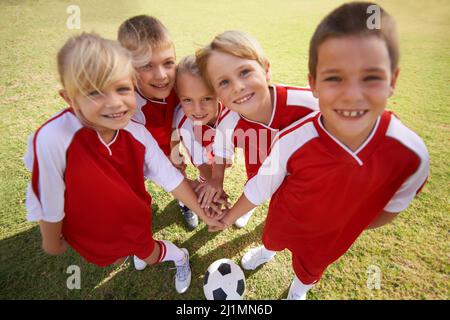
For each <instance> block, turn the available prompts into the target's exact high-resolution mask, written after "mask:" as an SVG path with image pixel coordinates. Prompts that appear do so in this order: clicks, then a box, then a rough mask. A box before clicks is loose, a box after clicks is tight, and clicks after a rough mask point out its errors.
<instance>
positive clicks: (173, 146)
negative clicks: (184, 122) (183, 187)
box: [170, 129, 187, 176]
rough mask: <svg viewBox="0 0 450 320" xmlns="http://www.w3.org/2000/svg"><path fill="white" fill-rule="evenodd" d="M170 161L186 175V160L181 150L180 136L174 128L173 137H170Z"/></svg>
mask: <svg viewBox="0 0 450 320" xmlns="http://www.w3.org/2000/svg"><path fill="white" fill-rule="evenodd" d="M170 162H172V164H173V166H174V167H175V168H177V169H178V170H180V172H181V173H182V174H183V175H185V176H186V167H187V166H186V161H185V159H184V156H183V155H182V154H181V152H180V138H179V137H178V135H177V133H176V130H175V129H172V139H170Z"/></svg>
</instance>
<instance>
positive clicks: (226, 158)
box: [196, 31, 317, 226]
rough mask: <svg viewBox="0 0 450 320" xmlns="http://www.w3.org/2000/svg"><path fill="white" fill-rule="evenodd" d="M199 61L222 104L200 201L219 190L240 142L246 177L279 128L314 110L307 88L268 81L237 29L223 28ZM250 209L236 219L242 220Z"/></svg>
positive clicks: (264, 65)
mask: <svg viewBox="0 0 450 320" xmlns="http://www.w3.org/2000/svg"><path fill="white" fill-rule="evenodd" d="M196 58H197V64H198V67H199V69H200V71H201V73H202V75H203V76H204V78H205V79H206V81H207V83H208V85H209V86H210V87H211V88H212V89H214V91H215V92H216V94H217V96H218V97H219V99H220V100H221V101H222V103H223V104H224V105H225V106H226V107H227V109H225V110H224V111H223V113H222V114H221V116H220V118H221V120H220V122H219V125H218V127H217V133H216V138H215V141H214V147H213V149H214V154H215V156H216V157H215V159H216V161H215V163H214V165H213V172H212V178H211V180H210V181H209V182H208V183H207V184H205V185H202V186H199V187H198V190H196V191H199V201H200V202H201V204H202V207H203V208H205V207H208V206H209V205H210V203H211V201H213V200H214V201H216V200H217V199H218V198H219V197H220V196H221V195H222V194H223V178H224V170H225V165H226V163H229V162H230V161H231V159H232V157H233V153H234V148H236V147H238V148H242V149H243V151H244V155H245V167H246V171H247V177H248V179H250V178H251V177H253V176H254V175H255V174H256V173H257V172H258V169H259V167H260V166H261V163H262V162H263V161H264V159H265V158H266V156H267V154H268V150H269V147H270V144H271V141H272V139H273V138H274V136H275V134H276V133H277V132H278V130H281V129H283V128H285V127H286V126H288V125H289V124H291V123H292V122H294V121H296V120H298V119H301V118H303V117H305V116H306V115H308V114H309V113H310V112H312V111H314V110H317V101H316V99H315V98H314V97H313V95H312V93H311V90H310V89H305V88H297V87H291V86H284V85H270V84H269V80H270V64H269V61H268V60H267V58H266V57H265V55H264V53H263V51H262V49H261V47H260V45H259V44H258V42H257V41H256V40H255V39H254V38H252V37H251V36H249V35H247V34H245V33H243V32H241V31H226V32H224V33H222V34H219V35H218V36H216V37H215V38H214V39H213V41H212V42H211V44H209V45H208V46H206V47H205V48H202V49H200V50H198V51H197V53H196ZM252 213H253V211H249V213H248V214H246V215H244V216H243V217H241V218H240V219H239V220H238V221H237V223H236V224H237V225H238V226H245V225H246V223H247V221H248V220H249V218H250V217H251V215H252Z"/></svg>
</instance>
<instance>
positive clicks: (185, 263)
mask: <svg viewBox="0 0 450 320" xmlns="http://www.w3.org/2000/svg"><path fill="white" fill-rule="evenodd" d="M155 242H156V244H155V248H154V249H153V252H152V253H151V254H150V256H149V257H147V258H146V259H144V260H143V261H144V262H145V263H147V264H156V263H161V262H165V261H173V262H174V264H175V268H176V269H177V273H176V276H175V287H176V289H177V292H178V293H184V292H186V290H187V289H188V288H189V285H190V284H191V267H190V265H189V252H188V251H187V250H186V249H184V248H181V249H180V248H178V247H177V246H176V245H174V244H173V243H172V242H170V241H167V240H162V241H155Z"/></svg>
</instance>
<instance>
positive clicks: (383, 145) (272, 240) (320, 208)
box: [244, 111, 429, 284]
mask: <svg viewBox="0 0 450 320" xmlns="http://www.w3.org/2000/svg"><path fill="white" fill-rule="evenodd" d="M428 171H429V158H428V152H427V149H426V147H425V144H424V143H423V141H422V140H421V139H420V138H419V137H418V136H417V135H416V134H415V133H414V132H413V131H411V130H410V129H408V128H407V127H406V126H404V125H403V124H402V123H401V122H400V120H398V119H397V118H396V117H395V116H393V115H392V114H391V113H390V112H388V111H385V112H384V113H383V114H382V115H381V116H380V117H379V118H378V120H377V122H376V125H375V128H374V129H373V131H372V133H371V135H370V136H369V137H368V138H367V140H366V141H365V142H364V144H363V145H362V146H361V147H360V148H359V149H358V150H356V151H351V150H350V149H348V148H347V147H346V146H345V145H344V144H342V143H341V142H339V141H338V140H337V139H336V138H334V137H333V136H332V135H331V134H330V133H329V132H328V131H327V130H326V129H325V128H324V127H323V125H322V122H321V115H320V113H319V112H317V113H313V114H311V115H310V116H309V117H307V118H306V119H302V120H300V121H297V122H295V123H293V124H292V125H291V126H289V127H287V128H286V129H285V130H283V131H281V132H280V134H279V136H278V138H277V139H276V141H275V142H274V144H273V146H272V148H271V152H270V155H269V156H268V157H267V159H266V161H265V162H264V164H263V165H262V167H261V168H260V170H259V172H258V174H257V175H256V176H255V177H254V178H253V179H251V180H249V181H248V183H247V185H246V186H245V191H244V193H245V195H246V197H247V199H249V200H250V201H251V202H252V203H254V204H255V205H259V204H261V203H263V202H264V201H266V200H267V199H269V198H272V199H271V201H270V205H269V210H268V215H267V220H266V223H265V226H264V231H263V243H264V245H265V246H266V247H267V248H268V249H271V250H283V249H285V248H287V249H289V250H290V251H291V252H292V256H293V266H294V270H295V273H296V275H297V276H298V278H299V279H300V280H301V281H302V282H303V283H305V284H309V283H312V282H314V281H317V280H318V279H320V277H321V275H322V273H323V272H324V270H325V269H326V268H327V267H328V265H330V264H331V263H332V262H333V261H335V260H336V259H338V258H339V257H340V256H341V255H343V254H344V253H345V252H346V251H347V250H348V249H349V247H350V246H351V245H352V244H353V242H354V241H355V240H356V238H357V237H358V236H359V235H360V233H361V232H362V231H364V230H365V229H366V228H367V226H368V225H369V224H370V223H371V222H372V221H373V220H374V219H375V218H376V217H377V216H378V214H380V213H381V212H382V211H383V210H385V211H388V212H393V213H397V212H400V211H402V210H405V209H406V208H407V206H408V205H409V203H410V202H411V201H412V199H413V198H414V196H415V195H416V194H417V193H418V192H419V191H420V189H421V187H422V186H423V184H424V183H425V181H426V179H427V177H428Z"/></svg>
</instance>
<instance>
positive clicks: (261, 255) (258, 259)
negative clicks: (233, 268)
mask: <svg viewBox="0 0 450 320" xmlns="http://www.w3.org/2000/svg"><path fill="white" fill-rule="evenodd" d="M265 251H267V249H265V248H264V246H259V247H256V248H253V249H250V250H248V251H247V252H246V253H245V254H244V256H243V257H242V260H241V265H242V268H244V269H245V270H255V269H256V268H258V267H259V266H260V265H262V264H263V263H266V262H267V261H269V260H271V259H272V258H273V257H275V254H276V253H275V252H273V253H267V252H265Z"/></svg>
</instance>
